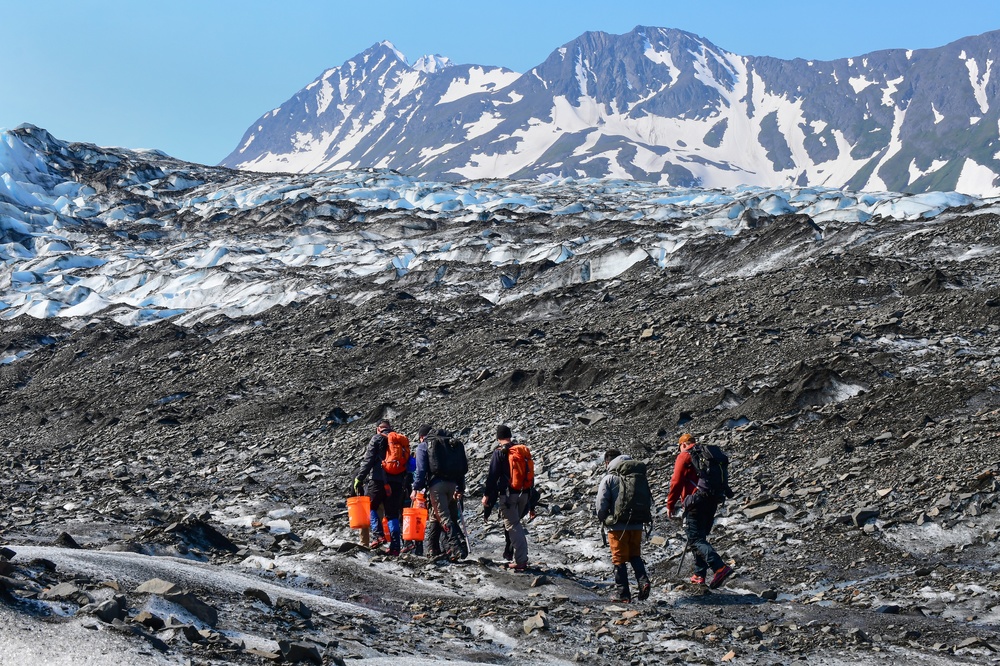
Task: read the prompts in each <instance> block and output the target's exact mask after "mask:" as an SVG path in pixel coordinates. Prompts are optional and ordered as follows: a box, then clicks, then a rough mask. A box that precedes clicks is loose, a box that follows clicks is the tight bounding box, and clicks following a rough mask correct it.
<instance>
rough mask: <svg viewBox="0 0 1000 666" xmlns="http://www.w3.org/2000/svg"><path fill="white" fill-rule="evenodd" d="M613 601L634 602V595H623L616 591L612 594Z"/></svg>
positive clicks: (619, 602) (618, 602) (620, 602)
mask: <svg viewBox="0 0 1000 666" xmlns="http://www.w3.org/2000/svg"><path fill="white" fill-rule="evenodd" d="M611 602H612V603H616V604H630V603H632V597H623V596H622V595H620V594H618V593H615V594H612V595H611Z"/></svg>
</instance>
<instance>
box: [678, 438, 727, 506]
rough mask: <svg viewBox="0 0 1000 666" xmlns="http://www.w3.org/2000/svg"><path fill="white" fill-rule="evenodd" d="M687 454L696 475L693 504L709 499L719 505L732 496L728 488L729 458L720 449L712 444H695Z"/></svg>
mask: <svg viewBox="0 0 1000 666" xmlns="http://www.w3.org/2000/svg"><path fill="white" fill-rule="evenodd" d="M688 453H689V454H690V455H691V464H692V465H694V470H695V471H696V472H697V473H698V487H697V489H696V490H695V492H694V494H693V495H692V497H696V498H697V499H696V500H693V503H697V502H698V501H701V500H702V499H711V500H713V501H714V502H717V503H719V504H721V503H723V502H725V501H726V498H729V497H732V496H733V490H732V488H730V487H729V456H727V455H726V454H725V452H724V451H723V450H722V449H721V448H719V447H718V446H715V445H714V444H695V445H694V446H693V447H691V448H690V449H688ZM699 496H700V497H699Z"/></svg>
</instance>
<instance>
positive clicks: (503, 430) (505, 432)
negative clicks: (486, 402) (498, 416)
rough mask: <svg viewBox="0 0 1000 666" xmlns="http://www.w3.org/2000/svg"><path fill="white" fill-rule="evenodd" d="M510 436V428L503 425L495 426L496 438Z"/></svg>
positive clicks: (508, 437)
mask: <svg viewBox="0 0 1000 666" xmlns="http://www.w3.org/2000/svg"><path fill="white" fill-rule="evenodd" d="M511 437H512V434H511V432H510V428H508V427H507V426H505V425H500V426H497V439H510V438H511Z"/></svg>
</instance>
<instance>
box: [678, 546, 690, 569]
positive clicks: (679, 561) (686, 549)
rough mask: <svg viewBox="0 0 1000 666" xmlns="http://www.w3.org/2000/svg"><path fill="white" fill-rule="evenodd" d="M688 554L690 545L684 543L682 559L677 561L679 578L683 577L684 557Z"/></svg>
mask: <svg viewBox="0 0 1000 666" xmlns="http://www.w3.org/2000/svg"><path fill="white" fill-rule="evenodd" d="M687 552H688V545H687V542H686V541H685V542H684V548H682V549H681V557H680V559H679V560H677V575H678V576H680V575H681V567H683V566H684V556H685V555H687Z"/></svg>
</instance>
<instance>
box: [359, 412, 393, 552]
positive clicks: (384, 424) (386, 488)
mask: <svg viewBox="0 0 1000 666" xmlns="http://www.w3.org/2000/svg"><path fill="white" fill-rule="evenodd" d="M390 432H392V424H391V423H389V421H385V420H383V421H379V422H378V425H377V426H375V434H374V435H373V436H372V438H371V440H370V441H369V442H368V449H367V450H366V451H365V459H364V461H363V462H362V463H361V469H359V470H358V473H357V476H355V477H354V492H356V493H358V494H359V495H360V494H361V488H362V487H364V488H365V494H366V495H368V497H370V498H371V516H370V522H371V536H372V542H371V547H372V548H373V549H374V548H378V547H380V546H382V545H383V544H385V543H387V542H388V543H389V551H388V553H387V554H388V555H390V556H395V555H399V549H400V545H401V540H402V529H401V527H402V526H401V524H400V518H401V517H402V512H403V474H389V473H387V472H386V471H385V470H384V469H382V461H383V460H384V459H385V457H386V452H387V450H388V447H389V440H388V439H387V437H388V434H389V433H390ZM369 474H371V480H369V481H368V483H367V485H366V484H365V479H367V478H368V475H369ZM379 507H382V509H383V512H384V513H385V516H386V519H387V520H388V523H389V538H388V539H386V536H385V532H384V531H383V530H382V521H381V520H379V517H378V508H379Z"/></svg>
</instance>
